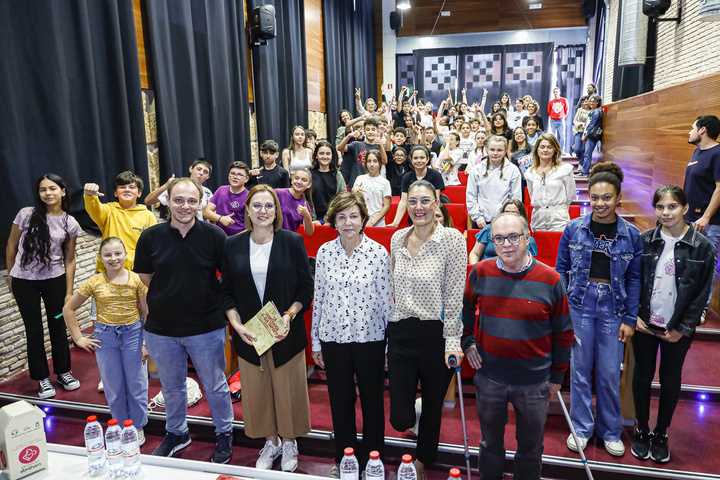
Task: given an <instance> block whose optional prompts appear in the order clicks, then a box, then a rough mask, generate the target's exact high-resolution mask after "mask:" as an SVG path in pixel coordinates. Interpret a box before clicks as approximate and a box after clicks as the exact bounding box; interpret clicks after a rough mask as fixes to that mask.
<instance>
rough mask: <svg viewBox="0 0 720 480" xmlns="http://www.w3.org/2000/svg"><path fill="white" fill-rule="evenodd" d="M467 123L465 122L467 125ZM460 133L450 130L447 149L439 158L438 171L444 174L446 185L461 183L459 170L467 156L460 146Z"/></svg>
mask: <svg viewBox="0 0 720 480" xmlns="http://www.w3.org/2000/svg"><path fill="white" fill-rule="evenodd" d="M466 125H467V124H464V125H463V127H465V126H466ZM460 141H461V140H460V135H458V134H457V133H456V132H450V133H449V134H448V140H447V145H446V146H445V149H444V150H443V151H442V152H441V153H440V157H439V158H438V161H437V163H438V171H439V172H440V174H441V175H442V179H443V182H445V185H446V186H447V185H460V180H459V179H458V171H459V168H460V166H461V165H462V161H463V158H465V152H463V151H462V150H461V149H460V148H459V146H458V145H459V144H460Z"/></svg>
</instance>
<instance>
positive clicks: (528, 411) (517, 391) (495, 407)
mask: <svg viewBox="0 0 720 480" xmlns="http://www.w3.org/2000/svg"><path fill="white" fill-rule="evenodd" d="M474 382H475V391H476V400H475V403H476V407H477V414H478V419H479V420H480V430H481V431H482V439H481V440H480V456H479V462H480V466H479V468H480V477H481V478H482V479H483V480H486V479H488V480H490V479H496V480H502V478H503V467H504V466H505V425H507V422H508V402H509V403H511V404H512V406H513V409H514V410H515V438H516V440H517V445H518V448H517V452H516V453H515V459H514V462H513V465H514V466H513V474H514V477H515V478H522V479H537V480H540V472H541V469H542V454H543V449H544V443H543V434H544V433H545V421H546V420H547V414H548V405H549V403H550V382H542V383H536V384H531V385H502V384H500V383H496V382H493V381H492V380H488V379H487V378H486V377H485V376H483V375H481V374H480V373H479V372H478V373H477V374H476V375H475V380H474Z"/></svg>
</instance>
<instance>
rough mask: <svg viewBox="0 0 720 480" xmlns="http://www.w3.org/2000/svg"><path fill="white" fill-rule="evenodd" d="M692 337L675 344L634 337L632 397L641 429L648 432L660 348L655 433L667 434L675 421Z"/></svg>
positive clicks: (650, 336) (636, 335)
mask: <svg viewBox="0 0 720 480" xmlns="http://www.w3.org/2000/svg"><path fill="white" fill-rule="evenodd" d="M692 340H693V339H692V337H686V336H684V335H683V336H682V337H681V338H680V340H678V341H677V342H675V343H669V342H666V341H664V340H661V339H659V338H658V337H656V336H655V335H648V334H647V333H642V332H636V333H635V335H633V337H632V344H633V352H634V353H635V370H634V376H633V396H634V397H635V416H636V417H637V421H638V428H640V429H643V430H649V429H650V427H649V425H648V423H649V421H650V388H651V385H652V380H653V377H654V376H655V365H656V363H657V352H658V347H660V405H659V408H658V416H657V427H656V428H655V431H656V432H658V433H665V431H666V430H667V428H668V427H669V426H670V422H671V421H672V416H673V413H674V412H675V407H676V406H677V403H678V399H679V398H680V386H681V383H682V367H683V363H685V356H686V355H687V352H688V350H689V349H690V344H691V343H692Z"/></svg>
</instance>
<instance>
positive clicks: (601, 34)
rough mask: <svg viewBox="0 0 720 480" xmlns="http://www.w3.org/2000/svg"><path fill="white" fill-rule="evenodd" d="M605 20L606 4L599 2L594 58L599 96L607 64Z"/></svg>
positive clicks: (594, 75) (593, 81)
mask: <svg viewBox="0 0 720 480" xmlns="http://www.w3.org/2000/svg"><path fill="white" fill-rule="evenodd" d="M605 18H606V9H605V2H599V6H598V13H597V17H596V20H597V22H596V24H595V25H596V26H595V52H594V55H593V58H594V59H595V64H594V68H593V79H592V83H594V84H595V85H596V86H597V88H598V94H599V93H600V88H601V87H602V85H601V84H602V82H603V65H604V64H605Z"/></svg>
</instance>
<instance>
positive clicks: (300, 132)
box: [282, 125, 313, 175]
mask: <svg viewBox="0 0 720 480" xmlns="http://www.w3.org/2000/svg"><path fill="white" fill-rule="evenodd" d="M305 138H306V137H305V127H303V126H301V125H295V126H294V127H293V129H292V130H291V131H290V145H288V147H287V148H286V149H285V150H283V152H282V166H283V168H284V169H285V170H287V171H288V173H290V175H292V174H294V173H295V172H296V171H297V170H299V169H301V168H310V165H311V164H312V154H313V152H312V150H310V149H309V148H308V147H306V146H305Z"/></svg>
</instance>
